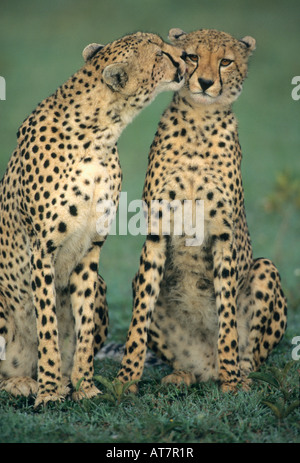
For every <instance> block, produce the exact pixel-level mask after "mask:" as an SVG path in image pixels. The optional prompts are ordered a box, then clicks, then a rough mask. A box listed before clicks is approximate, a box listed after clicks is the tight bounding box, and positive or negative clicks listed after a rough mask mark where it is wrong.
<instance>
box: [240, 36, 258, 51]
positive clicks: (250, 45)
mask: <svg viewBox="0 0 300 463" xmlns="http://www.w3.org/2000/svg"><path fill="white" fill-rule="evenodd" d="M240 42H242V43H243V44H244V45H246V47H247V49H248V50H249V51H254V50H255V48H256V40H255V39H254V38H253V37H250V36H249V35H246V37H244V38H243V39H241V40H240Z"/></svg>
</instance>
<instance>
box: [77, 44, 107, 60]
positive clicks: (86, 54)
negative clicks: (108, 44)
mask: <svg viewBox="0 0 300 463" xmlns="http://www.w3.org/2000/svg"><path fill="white" fill-rule="evenodd" d="M103 47H104V45H100V43H90V44H89V45H87V46H86V47H85V49H84V50H83V52H82V56H83V59H84V61H85V62H87V61H88V60H89V59H91V58H93V56H95V54H96V53H97V52H98V51H99V50H101V48H103Z"/></svg>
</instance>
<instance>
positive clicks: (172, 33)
mask: <svg viewBox="0 0 300 463" xmlns="http://www.w3.org/2000/svg"><path fill="white" fill-rule="evenodd" d="M185 36H186V32H184V31H183V30H182V29H178V28H174V29H170V30H169V40H170V41H171V42H172V43H174V42H176V41H177V40H182V39H183V38H184V37H185Z"/></svg>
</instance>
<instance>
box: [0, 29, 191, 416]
mask: <svg viewBox="0 0 300 463" xmlns="http://www.w3.org/2000/svg"><path fill="white" fill-rule="evenodd" d="M181 55H182V52H181V51H180V49H179V48H178V47H175V46H173V45H170V44H167V43H165V42H164V41H163V40H162V39H161V38H160V37H159V36H157V35H156V34H152V33H143V32H137V33H135V34H130V35H126V36H124V37H122V38H120V39H118V40H115V41H114V42H112V43H109V44H107V45H105V46H104V45H100V44H90V45H89V46H87V47H86V48H85V49H84V51H83V57H84V59H85V64H84V65H83V67H82V68H81V69H80V70H79V71H78V72H76V73H75V74H74V75H73V76H71V77H70V78H69V79H68V80H67V81H66V82H65V83H64V84H63V85H62V86H61V87H59V88H58V89H57V90H56V92H55V93H54V94H53V95H51V96H50V97H49V98H46V99H45V100H44V101H42V102H41V103H40V104H39V105H38V106H37V108H36V109H35V110H34V111H33V112H32V114H31V115H30V116H29V117H28V118H27V119H26V120H25V121H24V122H23V124H22V125H21V127H20V129H19V131H18V135H17V136H18V144H17V148H16V150H15V151H14V153H13V154H12V157H11V159H10V161H9V164H8V167H7V170H6V172H5V174H4V177H3V179H2V181H1V183H0V256H1V259H0V336H1V337H2V339H3V338H4V341H5V360H2V361H1V362H0V388H1V389H4V390H6V391H8V392H9V393H11V394H13V395H24V396H28V395H31V394H33V395H36V398H35V406H36V407H37V406H39V405H44V404H46V403H47V402H48V401H57V400H61V399H62V398H64V397H65V396H66V394H68V393H72V397H73V399H74V400H80V399H81V398H83V397H84V398H91V397H94V396H95V395H97V394H98V393H100V391H99V390H98V389H97V387H96V386H95V385H94V383H93V360H94V353H95V352H96V351H98V350H99V349H100V347H101V346H102V344H103V342H104V340H105V338H106V334H107V326H108V311H107V303H106V285H105V282H104V280H103V279H102V277H101V276H100V275H99V274H98V266H99V259H100V251H101V249H102V246H103V244H104V242H105V238H106V236H107V233H108V232H107V230H106V229H105V230H104V229H103V230H102V229H100V230H99V227H98V220H99V217H103V216H105V217H106V215H107V214H108V215H109V211H107V210H105V211H104V210H102V212H101V207H100V206H101V204H102V203H103V204H104V203H105V204H107V201H110V202H111V204H113V205H115V206H117V205H118V200H119V193H120V191H121V181H122V172H121V167H120V163H119V158H118V152H117V140H118V138H119V136H120V134H121V132H122V130H123V129H124V128H125V127H126V126H127V125H128V124H129V123H130V122H131V120H132V119H133V117H134V116H135V115H137V114H138V112H139V111H141V110H142V109H143V108H144V107H145V106H146V105H148V104H149V103H151V101H153V99H154V98H155V97H156V95H157V94H158V93H159V92H161V91H165V90H173V91H174V90H177V89H179V88H180V86H182V85H183V82H184V76H185V71H186V64H185V61H184V60H183V59H182V57H181ZM99 210H100V212H99ZM101 214H102V215H101ZM101 231H103V233H101ZM79 385H80V387H79Z"/></svg>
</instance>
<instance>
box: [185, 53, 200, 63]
mask: <svg viewBox="0 0 300 463" xmlns="http://www.w3.org/2000/svg"><path fill="white" fill-rule="evenodd" d="M187 57H188V59H189V60H190V61H193V63H197V61H198V55H187Z"/></svg>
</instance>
